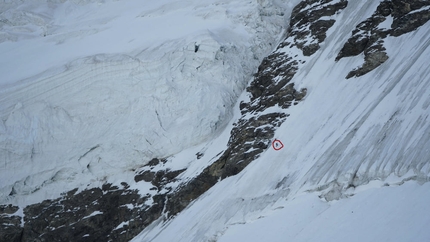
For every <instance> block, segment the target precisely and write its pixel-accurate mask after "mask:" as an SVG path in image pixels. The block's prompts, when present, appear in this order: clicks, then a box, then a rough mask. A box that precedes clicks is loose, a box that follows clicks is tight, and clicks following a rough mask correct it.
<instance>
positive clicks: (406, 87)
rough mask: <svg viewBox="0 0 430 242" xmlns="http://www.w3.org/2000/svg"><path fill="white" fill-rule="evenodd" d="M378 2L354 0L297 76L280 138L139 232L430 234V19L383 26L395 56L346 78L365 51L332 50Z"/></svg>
mask: <svg viewBox="0 0 430 242" xmlns="http://www.w3.org/2000/svg"><path fill="white" fill-rule="evenodd" d="M378 4H379V1H349V3H348V6H347V8H346V9H345V10H344V11H342V12H341V13H339V14H338V16H337V19H336V20H337V21H336V23H335V25H334V26H333V27H332V28H331V29H330V30H329V31H328V34H327V39H326V40H325V42H324V43H323V44H322V45H321V49H320V50H319V51H318V52H317V53H315V56H312V57H311V58H310V59H308V61H307V62H306V63H305V64H303V66H302V68H300V69H299V71H298V73H297V74H296V76H295V77H294V78H293V80H292V81H294V82H295V84H296V85H297V86H298V87H306V88H307V89H308V94H307V96H306V98H305V100H304V101H302V102H300V103H299V104H298V105H296V106H293V107H291V108H290V109H288V110H286V112H287V113H288V114H290V116H289V117H288V119H287V120H286V121H285V123H284V124H283V125H282V126H281V127H280V128H279V129H278V130H277V132H276V136H275V137H276V138H277V139H279V140H281V141H282V142H283V144H284V145H285V147H284V148H283V149H281V150H280V151H275V150H273V149H268V150H267V151H266V152H264V153H263V154H262V155H261V157H260V158H258V159H257V160H255V161H253V162H252V163H251V164H250V165H249V166H247V167H246V168H245V169H244V170H243V171H242V172H241V173H239V174H238V175H236V176H233V177H229V178H226V179H225V180H223V181H221V182H219V183H217V184H216V185H215V186H214V187H213V188H211V189H210V190H209V191H208V192H207V193H205V194H204V195H203V196H202V197H201V198H199V199H197V200H196V201H195V202H193V203H192V204H191V205H190V206H189V207H188V208H187V209H185V210H184V211H183V212H182V213H180V214H178V215H177V217H175V218H174V219H173V220H171V221H169V222H168V223H166V224H158V225H154V226H155V227H151V228H148V229H146V230H145V231H143V232H142V233H141V234H140V235H139V236H138V237H136V238H135V241H172V240H175V241H216V240H218V241H263V240H264V241H286V240H291V241H338V240H351V241H381V240H386V241H426V240H428V239H429V238H430V233H429V232H428V230H427V228H426V225H427V224H428V223H429V222H430V221H429V220H428V216H429V215H430V210H429V209H428V208H427V204H428V203H429V202H430V192H429V191H428V183H427V182H428V181H429V173H430V166H429V165H430V164H429V163H430V160H429V159H430V141H429V140H430V125H429V122H430V120H429V115H430V109H429V106H430V105H429V104H430V87H429V85H430V79H429V77H430V71H429V68H428V60H429V59H430V48H429V46H430V25H429V24H428V23H427V24H425V25H423V26H422V27H420V28H418V29H417V30H416V31H414V32H411V33H407V34H404V35H402V36H399V37H392V36H389V37H387V38H386V39H385V43H384V46H385V47H386V51H387V53H388V56H389V59H388V60H387V61H386V62H385V63H383V64H382V65H380V66H379V67H377V68H376V69H375V70H374V71H372V72H370V73H368V74H366V75H364V76H361V77H356V78H352V79H345V77H346V76H347V74H348V72H350V71H351V70H352V69H353V68H354V67H356V66H359V65H361V64H362V62H363V56H362V55H361V56H357V57H350V58H343V59H341V60H339V61H338V62H336V61H335V58H336V55H337V54H338V53H339V51H340V49H341V48H342V45H343V43H345V42H346V41H347V40H348V38H349V37H350V35H351V31H352V30H353V29H354V28H355V26H357V25H358V24H359V23H360V22H361V21H363V20H365V19H366V18H368V17H369V16H370V15H372V13H373V12H374V11H375V9H376V8H377V6H378ZM388 21H389V20H388ZM243 99H246V97H243ZM236 110H238V107H236ZM399 185H400V186H399ZM337 199H340V200H339V201H336V200H337ZM333 200H334V201H333ZM357 213H358V214H357Z"/></svg>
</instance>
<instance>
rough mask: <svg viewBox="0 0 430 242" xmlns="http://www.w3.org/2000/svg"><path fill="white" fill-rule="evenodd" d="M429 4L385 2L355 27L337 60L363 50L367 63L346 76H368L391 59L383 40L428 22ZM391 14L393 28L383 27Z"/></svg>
mask: <svg viewBox="0 0 430 242" xmlns="http://www.w3.org/2000/svg"><path fill="white" fill-rule="evenodd" d="M428 5H430V1H429V0H423V1H418V0H413V1H408V2H405V1H401V0H385V1H382V2H381V3H380V4H379V6H378V7H377V9H376V10H375V12H374V13H373V15H372V16H371V17H369V18H368V19H366V20H364V21H363V22H361V23H360V24H358V25H357V26H356V28H355V29H354V30H353V31H352V36H351V37H350V38H349V39H348V41H347V42H346V43H345V44H344V46H343V48H342V49H341V50H340V52H339V54H338V56H337V57H336V61H338V60H340V59H341V58H344V57H350V56H356V55H359V54H361V53H364V64H363V65H362V66H360V67H358V68H356V69H354V70H352V71H351V72H349V73H348V75H347V76H346V78H351V77H354V76H356V77H358V76H362V75H365V74H367V73H369V72H370V71H372V70H374V69H375V68H377V67H378V66H380V65H381V64H382V63H384V62H385V61H386V60H388V55H387V53H386V52H385V50H386V49H385V47H384V39H385V38H386V37H387V36H400V35H402V34H405V33H409V32H411V31H413V30H416V29H417V28H418V27H420V26H422V25H423V24H425V23H426V22H427V21H428V20H429V19H430V10H429V9H428V8H424V7H425V6H428ZM389 16H390V17H392V19H393V22H392V23H391V27H390V28H384V27H381V24H382V23H383V22H384V21H388V20H389V19H388V17H389Z"/></svg>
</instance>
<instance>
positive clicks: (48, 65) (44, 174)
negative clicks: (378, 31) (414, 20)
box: [0, 0, 430, 241]
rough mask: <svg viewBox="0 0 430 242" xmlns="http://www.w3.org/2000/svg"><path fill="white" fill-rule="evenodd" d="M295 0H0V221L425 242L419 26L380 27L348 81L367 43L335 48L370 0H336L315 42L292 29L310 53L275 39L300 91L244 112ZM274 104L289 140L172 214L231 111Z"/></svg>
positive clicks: (171, 233)
mask: <svg viewBox="0 0 430 242" xmlns="http://www.w3.org/2000/svg"><path fill="white" fill-rule="evenodd" d="M58 2H59V3H61V2H62V1H61V0H60V1H58ZM299 2H300V1H298V0H297V1H296V0H295V1H289V2H288V3H284V4H281V3H279V2H278V1H256V2H252V1H251V2H243V1H229V2H228V3H226V2H223V1H216V0H212V1H208V2H204V3H202V2H199V1H185V2H184V1H167V0H166V1H157V2H156V3H142V2H141V1H132V0H130V1H90V0H88V1H67V2H65V3H64V4H63V3H61V4H59V3H55V1H49V2H48V3H45V2H44V1H27V2H24V3H22V4H21V2H20V3H19V4H18V3H8V4H5V5H2V6H1V7H2V10H4V11H3V12H2V19H6V20H5V21H1V27H2V34H1V41H3V42H2V43H1V44H0V50H1V53H2V55H1V56H2V57H1V62H0V68H1V72H2V73H5V74H4V76H3V77H4V78H2V80H1V83H0V85H1V88H0V105H1V106H0V107H1V109H0V114H1V118H2V121H1V122H0V145H1V150H0V152H1V153H0V155H1V156H0V157H1V162H2V164H1V166H2V167H1V176H0V178H1V180H0V182H1V183H0V184H2V185H1V186H2V187H1V188H0V189H1V190H0V191H1V194H0V199H1V200H0V204H3V203H5V204H6V203H11V204H12V205H18V206H19V207H16V208H9V207H5V206H2V207H0V208H1V209H2V212H3V210H5V211H6V210H10V211H8V212H6V213H8V215H5V216H3V215H4V214H3V213H2V216H0V218H1V219H5V218H6V217H7V218H10V220H8V221H12V222H13V223H15V224H13V225H14V226H15V227H14V229H16V231H17V232H16V233H14V232H13V231H12V232H11V233H10V234H9V235H12V236H15V238H18V239H19V240H22V238H27V239H36V238H37V239H46V240H53V239H58V240H61V239H64V240H67V238H69V239H68V240H88V241H90V240H97V238H99V241H100V240H107V239H108V238H109V239H111V240H112V239H113V238H118V240H119V241H125V240H127V239H129V238H130V236H135V234H136V233H137V232H138V231H140V229H141V228H144V227H145V226H147V224H144V223H148V224H149V223H150V222H152V221H153V220H156V221H155V222H153V223H152V224H150V225H149V226H147V227H146V229H145V230H144V231H143V232H142V233H141V234H140V235H139V236H137V237H135V239H134V240H135V241H216V240H219V241H242V240H258V241H260V240H265V241H277V240H278V241H279V240H280V241H285V240H293V241H333V240H341V239H342V240H346V239H348V240H355V241H361V240H365V241H369V240H372V239H377V240H378V241H380V240H393V241H419V240H428V239H429V238H430V234H429V232H428V231H427V228H426V226H425V225H427V224H428V223H429V220H428V218H429V217H430V216H429V215H430V211H429V210H428V208H427V204H428V202H429V200H430V193H429V192H428V186H429V185H428V183H427V182H428V180H429V172H430V167H429V158H428V157H430V151H429V148H428V147H430V144H429V138H430V137H429V136H430V129H429V127H430V126H429V120H428V116H429V114H430V110H429V106H430V99H429V96H430V95H429V94H430V93H429V78H428V77H429V74H430V73H429V70H428V59H429V57H430V52H429V51H430V49H429V48H428V46H429V39H430V36H429V32H430V31H429V24H428V23H427V24H425V25H423V26H421V27H419V28H418V29H417V30H414V31H412V32H410V33H407V34H404V35H401V36H398V37H393V36H388V37H387V38H385V39H384V46H385V48H386V52H387V55H388V57H389V58H388V60H386V61H385V62H384V61H382V62H381V63H382V64H381V65H380V66H379V67H377V68H376V69H374V70H373V71H371V72H369V73H367V74H365V75H362V76H359V75H358V76H359V77H353V78H350V79H345V77H346V76H348V75H349V73H350V72H351V71H352V69H354V68H355V67H358V66H360V65H361V64H363V59H364V60H365V61H367V59H366V58H368V55H370V54H372V53H374V52H370V54H369V52H366V53H363V54H360V55H358V56H355V57H346V56H344V57H343V58H340V59H339V60H338V61H335V60H336V59H338V58H337V57H338V54H339V52H340V51H341V49H342V46H343V45H344V43H345V42H347V41H348V39H349V38H350V37H351V35H352V34H351V32H353V33H354V29H355V27H356V26H357V25H358V24H359V23H361V22H362V21H363V20H365V19H367V18H368V17H370V16H371V15H372V14H373V13H374V12H375V9H376V8H377V6H378V4H379V3H380V2H381V1H371V0H368V1H349V2H348V6H347V7H346V8H345V9H342V10H341V11H335V14H334V15H330V16H324V17H322V19H321V20H323V21H322V23H323V24H322V25H320V26H321V27H323V28H324V27H325V25H324V24H326V23H327V22H326V21H328V22H330V21H331V19H332V18H334V19H335V20H336V21H335V22H334V25H333V26H331V27H330V28H329V30H328V32H327V37H326V38H325V37H324V39H323V41H322V42H316V40H315V39H311V38H306V36H307V35H306V34H303V35H301V34H302V33H305V32H306V30H309V29H311V28H312V26H307V25H306V24H305V25H303V26H304V27H302V29H300V31H303V32H298V35H301V37H302V38H305V39H300V38H297V39H296V40H297V42H295V44H297V45H299V44H301V45H305V44H309V46H311V47H312V45H313V44H315V43H318V44H319V46H320V47H321V48H320V49H319V50H318V51H316V52H315V53H313V54H311V56H309V55H307V54H305V53H304V52H302V51H301V50H300V48H298V46H297V45H296V46H295V47H294V46H293V45H289V44H284V45H283V47H282V48H281V47H280V48H279V49H277V51H280V52H286V53H287V54H288V55H290V56H289V57H291V60H292V61H294V60H296V61H297V63H296V66H297V68H298V70H297V73H296V74H295V76H294V77H293V79H292V80H291V82H293V83H295V88H297V89H301V88H306V89H307V95H306V96H305V98H304V99H303V100H302V101H301V102H297V104H295V105H293V106H291V107H289V108H288V109H284V107H281V106H279V105H278V106H276V105H275V106H272V107H270V108H269V109H268V110H264V111H262V110H259V111H256V112H250V113H247V112H244V113H243V114H242V113H241V112H240V111H239V109H241V108H243V107H241V101H244V102H248V101H249V100H250V99H251V97H250V94H249V93H247V92H243V93H242V90H243V88H244V87H245V85H246V83H247V82H248V81H249V80H250V79H252V76H251V74H252V73H253V72H254V71H255V70H256V69H257V68H256V67H257V65H258V64H259V63H260V61H261V59H262V57H263V56H264V55H266V54H268V52H269V51H270V50H272V49H273V48H275V44H276V43H277V42H278V40H279V39H281V36H282V33H283V28H285V27H286V24H287V22H288V20H287V18H288V17H289V15H290V10H291V8H292V7H293V6H294V5H295V4H297V3H299ZM329 2H330V1H327V0H324V1H305V2H303V3H304V4H303V6H302V7H303V9H304V10H307V9H311V8H315V9H316V10H317V11H318V10H319V4H322V3H323V4H325V3H329ZM331 2H332V3H340V2H345V1H336V0H334V1H331ZM396 2H398V1H396ZM423 2H424V1H420V3H423ZM42 3H43V4H42ZM306 4H310V5H306ZM426 4H427V2H426ZM423 9H424V10H425V11H428V7H427V8H425V7H424V8H423ZM414 12H417V11H415V10H414V11H411V12H410V14H413V13H414ZM299 17H300V16H299ZM299 17H298V18H299ZM299 19H300V18H299ZM301 20H303V21H305V18H303V19H301ZM394 21H395V19H394V17H391V16H388V17H387V18H386V19H385V21H383V22H381V23H380V25H379V27H380V28H389V27H390V26H392V24H394ZM391 22H392V23H391ZM319 23H321V22H319ZM125 26H127V27H125ZM362 27H363V26H362ZM311 30H312V29H311ZM313 31H314V30H313ZM317 32H318V31H317ZM365 34H366V33H365ZM304 36H305V37H304ZM293 38H295V37H293ZM296 40H295V41H296ZM289 46H291V48H290V47H289ZM310 49H311V50H312V48H310ZM78 50H79V51H78ZM309 53H310V52H308V54H309ZM34 56H37V57H38V59H35V58H34ZM377 61H378V60H377ZM263 63H264V64H263V65H267V64H270V63H266V62H263ZM281 64H282V63H281ZM284 64H285V63H284ZM377 64H380V63H377ZM17 66H19V67H20V68H17ZM353 76H355V75H353ZM279 80H282V78H281V77H276V78H275V79H274V80H271V81H272V82H276V81H279ZM241 93H242V94H241ZM238 97H239V102H237V103H236V100H237V98H238ZM257 101H258V100H257ZM234 103H236V105H234ZM243 110H245V109H242V111H243ZM271 112H281V113H285V117H287V118H286V119H285V120H286V121H285V122H284V123H283V124H282V126H281V127H279V128H278V129H277V131H276V133H275V138H277V139H279V140H281V141H282V142H283V144H284V148H283V149H281V150H279V151H275V150H273V149H271V148H270V146H269V147H268V149H265V150H264V152H263V153H261V154H259V155H260V157H259V158H258V159H256V160H254V161H253V162H251V163H250V164H249V165H248V166H247V167H246V168H245V169H244V170H243V171H242V172H240V173H238V174H237V175H235V176H232V177H228V178H225V177H221V176H220V177H219V180H220V181H219V182H217V183H216V181H218V180H215V183H216V185H215V186H214V187H212V188H211V189H209V190H208V191H207V192H206V193H204V194H203V195H202V196H201V197H199V198H198V199H196V200H194V201H193V198H192V199H190V201H192V203H191V204H189V206H188V207H187V208H186V209H185V210H183V211H182V212H180V213H178V214H176V216H175V217H173V218H171V217H169V216H171V214H170V212H171V211H172V210H169V209H170V208H168V205H172V204H171V201H173V198H174V195H175V191H181V190H180V189H181V188H182V187H186V185H187V182H188V181H193V179H196V177H197V178H200V177H198V175H199V174H203V172H202V171H205V170H206V169H207V168H208V166H209V165H211V164H214V163H215V162H216V161H217V160H219V159H220V156H221V154H222V153H223V152H224V151H225V150H227V149H228V147H227V144H228V143H229V142H230V139H231V137H230V136H231V134H230V132H231V131H232V129H234V128H235V127H237V126H238V125H237V124H235V122H237V121H238V120H239V119H240V118H242V117H243V116H245V117H252V116H253V115H254V116H258V115H261V116H262V115H264V114H270V113H271ZM230 117H233V119H232V120H230ZM229 120H230V121H229ZM263 121H264V120H263ZM256 138H257V139H258V138H259V137H257V136H256ZM263 145H264V144H263ZM263 147H264V146H263ZM260 150H261V149H260ZM252 151H253V148H251V149H250V151H249V152H252ZM177 152H179V153H177ZM246 154H247V153H245V155H246ZM221 157H222V156H221ZM151 158H160V160H158V159H154V160H151ZM162 158H165V159H162ZM150 160H151V161H150ZM148 161H149V164H148V166H145V167H142V166H143V165H145V164H146V163H148ZM240 162H242V161H240V160H239V161H238V163H240ZM224 164H225V163H224ZM183 169H186V170H185V171H184V170H183ZM220 169H223V167H222V166H221V168H220ZM169 172H171V173H169ZM169 176H171V177H173V178H169ZM214 177H215V176H214ZM214 177H210V178H211V179H214ZM165 178H166V179H167V181H166V180H163V179H165ZM215 178H216V177H215ZM221 178H225V179H224V180H222V181H221ZM110 183H113V185H112V184H110ZM166 183H167V185H166ZM197 184H199V183H197ZM203 184H204V185H207V183H203ZM92 187H93V188H94V189H93V190H92V189H88V190H85V188H92ZM74 188H79V189H76V190H72V191H70V192H68V191H69V190H71V189H74ZM127 189H128V190H127ZM133 189H136V190H133ZM175 189H177V190H175ZM206 189H207V188H206ZM201 190H202V189H201ZM136 191H137V192H136ZM185 191H187V190H185ZM63 192H67V193H66V194H62V195H61V196H59V195H60V193H63ZM133 192H136V193H139V194H138V195H139V196H134V195H135V194H134V193H133ZM191 192H193V191H191ZM118 194H120V195H118ZM130 194H131V195H130ZM129 195H130V196H129ZM194 195H195V194H193V195H190V196H194ZM53 198H55V199H53ZM82 198H83V199H82ZM46 199H52V200H46ZM169 199H170V200H169ZM42 200H44V201H43V202H42V203H38V204H33V205H31V206H27V205H28V204H32V203H37V202H40V201H42ZM136 200H138V202H136ZM169 202H170V204H169ZM175 205H176V204H173V205H172V206H175ZM186 205H188V203H186ZM186 205H183V204H179V205H178V206H184V207H185V206H186ZM26 206H27V207H26ZM91 209H93V210H91ZM151 210H155V212H154V213H153V214H151ZM71 211H72V212H71ZM148 211H149V212H148ZM129 214H132V215H129ZM15 215H16V216H15ZM18 216H19V217H18ZM103 219H106V220H105V221H103ZM119 219H129V220H119ZM100 220H101V221H100ZM4 221H6V220H2V226H3V227H2V229H3V228H7V229H9V227H13V226H9V224H7V223H5V222H4ZM367 221H370V222H369V223H366V222H367ZM12 222H11V224H12ZM136 223H137V224H136ZM64 224H66V226H64ZM105 225H106V226H105ZM95 228H97V229H95ZM333 228H336V229H335V230H334V229H333ZM337 228H338V229H337ZM391 228H393V229H391ZM5 230H6V229H5ZM136 230H137V231H136ZM1 232H3V230H2V231H1ZM100 234H101V235H100ZM61 236H65V237H61ZM115 236H116V237H115ZM121 236H122V237H121Z"/></svg>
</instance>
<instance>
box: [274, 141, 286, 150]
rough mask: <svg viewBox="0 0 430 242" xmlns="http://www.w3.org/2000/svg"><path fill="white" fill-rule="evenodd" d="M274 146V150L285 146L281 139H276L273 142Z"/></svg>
mask: <svg viewBox="0 0 430 242" xmlns="http://www.w3.org/2000/svg"><path fill="white" fill-rule="evenodd" d="M272 147H273V149H274V150H280V149H282V148H284V144H282V142H281V141H280V140H278V139H275V140H273V142H272Z"/></svg>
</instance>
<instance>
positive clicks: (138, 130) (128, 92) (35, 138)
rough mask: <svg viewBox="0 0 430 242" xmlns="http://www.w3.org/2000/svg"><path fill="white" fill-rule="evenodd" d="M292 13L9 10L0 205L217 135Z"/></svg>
mask: <svg viewBox="0 0 430 242" xmlns="http://www.w3.org/2000/svg"><path fill="white" fill-rule="evenodd" d="M284 5H285V4H284ZM284 5H279V4H277V3H276V2H272V1H259V2H246V3H244V2H241V1H228V2H224V1H218V0H213V1H205V2H198V1H186V2H183V1H166V0H164V1H156V2H151V1H143V2H142V1H135V0H129V1H65V2H64V1H59V2H55V1H54V2H53V1H24V2H17V3H15V2H12V3H8V4H5V5H3V6H2V13H1V19H2V21H1V25H0V27H1V29H0V30H1V36H2V37H1V38H0V42H1V43H0V53H1V58H0V72H1V73H2V78H1V80H0V116H1V121H0V145H1V150H0V160H1V164H0V165H1V176H0V177H1V181H0V184H1V187H0V201H1V202H7V201H9V200H10V199H15V200H16V199H19V196H20V195H28V194H32V193H35V192H38V191H39V190H43V191H39V194H41V195H40V198H46V197H49V196H50V195H49V194H51V193H52V196H54V197H55V196H58V194H59V192H58V191H57V190H56V189H50V188H45V189H43V188H44V187H46V186H48V185H49V184H51V185H52V184H53V183H56V182H64V183H65V184H63V185H62V186H65V187H64V189H72V188H73V187H76V186H79V185H80V184H87V183H90V182H94V181H100V182H104V181H106V179H107V178H108V177H109V176H112V175H113V174H116V173H123V172H127V170H131V169H133V167H138V166H141V165H144V164H145V163H146V162H148V161H149V160H150V159H152V158H154V157H167V156H170V155H172V154H175V153H178V152H180V151H181V150H183V149H185V148H188V147H191V146H193V145H197V144H199V143H201V142H203V141H206V140H208V139H210V138H211V137H214V136H215V135H217V134H218V133H219V132H220V131H221V130H222V129H223V128H224V127H225V125H226V124H227V123H228V122H229V120H230V118H231V117H232V106H233V105H234V103H235V102H236V100H237V98H238V96H239V95H240V93H241V92H242V90H243V89H244V87H245V85H246V83H247V82H248V81H249V80H250V78H251V76H252V74H253V72H254V70H255V69H256V67H257V66H258V64H259V62H260V61H261V60H262V58H263V57H264V56H265V55H267V53H269V52H270V51H271V50H272V49H273V48H274V47H275V45H276V43H277V42H278V41H279V38H280V37H281V36H282V34H283V31H284V29H285V24H286V21H285V18H284V16H283V12H284V10H283V9H284V8H285V6H284ZM287 5H288V4H287ZM52 186H53V185H52ZM35 196H37V195H35ZM40 198H39V199H40ZM26 199H27V202H30V201H31V199H30V200H28V198H26ZM36 200H38V199H36ZM10 202H12V200H10ZM27 202H23V203H27Z"/></svg>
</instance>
